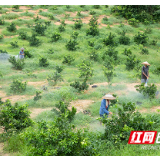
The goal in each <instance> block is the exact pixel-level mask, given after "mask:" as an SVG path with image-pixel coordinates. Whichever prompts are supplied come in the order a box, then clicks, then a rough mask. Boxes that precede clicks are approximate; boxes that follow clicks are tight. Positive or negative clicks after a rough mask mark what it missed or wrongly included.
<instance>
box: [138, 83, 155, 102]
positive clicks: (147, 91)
mask: <svg viewBox="0 0 160 160" xmlns="http://www.w3.org/2000/svg"><path fill="white" fill-rule="evenodd" d="M135 88H136V90H137V91H138V92H140V93H142V94H143V95H144V96H148V98H149V99H150V100H151V99H154V98H155V96H156V92H157V86H156V85H155V84H152V85H151V84H150V85H148V86H146V87H145V86H144V83H142V84H140V85H136V86H135Z"/></svg>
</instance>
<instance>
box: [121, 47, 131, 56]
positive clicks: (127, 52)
mask: <svg viewBox="0 0 160 160" xmlns="http://www.w3.org/2000/svg"><path fill="white" fill-rule="evenodd" d="M122 54H124V55H126V56H129V55H132V51H131V50H130V49H127V48H125V49H124V52H123V53H122Z"/></svg>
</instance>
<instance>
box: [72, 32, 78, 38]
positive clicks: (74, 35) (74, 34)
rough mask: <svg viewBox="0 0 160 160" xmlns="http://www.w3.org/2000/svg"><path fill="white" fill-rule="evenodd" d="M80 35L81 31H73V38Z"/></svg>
mask: <svg viewBox="0 0 160 160" xmlns="http://www.w3.org/2000/svg"><path fill="white" fill-rule="evenodd" d="M78 35H79V33H78V32H76V31H73V33H72V35H71V38H73V39H77V37H78Z"/></svg>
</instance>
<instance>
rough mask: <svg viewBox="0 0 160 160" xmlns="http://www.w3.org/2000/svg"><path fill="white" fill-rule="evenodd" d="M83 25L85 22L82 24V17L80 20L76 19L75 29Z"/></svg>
mask: <svg viewBox="0 0 160 160" xmlns="http://www.w3.org/2000/svg"><path fill="white" fill-rule="evenodd" d="M82 26H83V24H82V20H81V19H78V20H76V21H75V23H74V28H75V29H81V27H82Z"/></svg>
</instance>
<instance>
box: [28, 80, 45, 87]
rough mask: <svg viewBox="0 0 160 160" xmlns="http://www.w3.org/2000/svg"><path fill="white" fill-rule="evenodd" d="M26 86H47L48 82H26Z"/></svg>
mask: <svg viewBox="0 0 160 160" xmlns="http://www.w3.org/2000/svg"><path fill="white" fill-rule="evenodd" d="M27 84H28V85H31V86H34V87H39V86H45V85H48V82H46V81H39V82H28V83H27Z"/></svg>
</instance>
